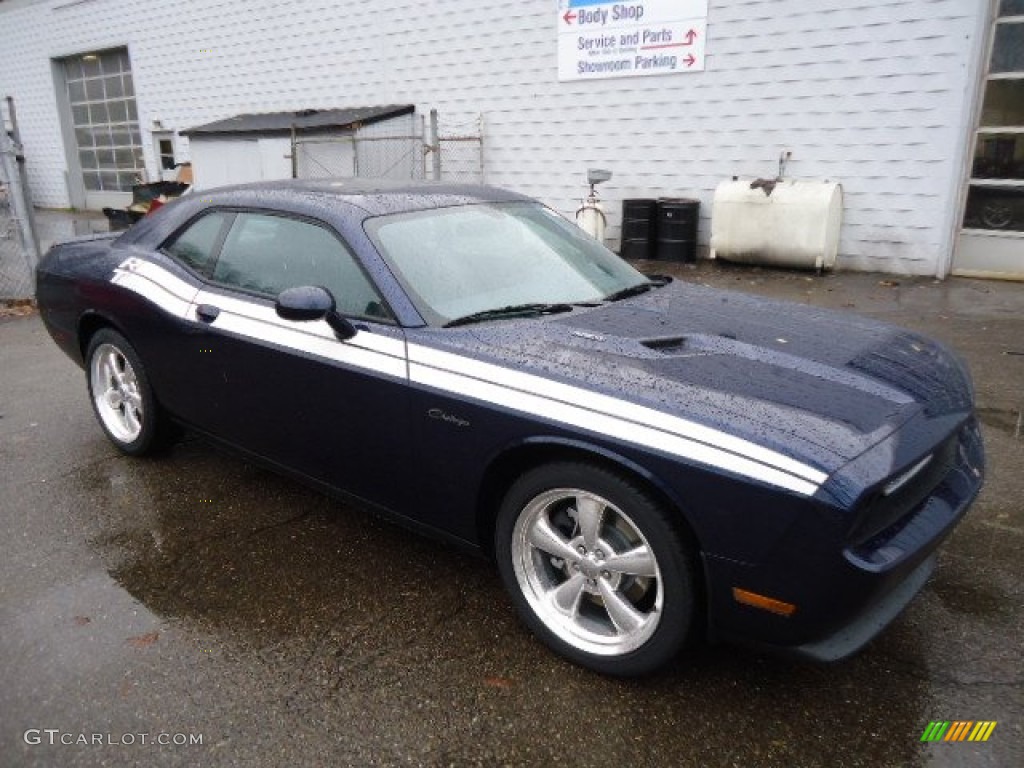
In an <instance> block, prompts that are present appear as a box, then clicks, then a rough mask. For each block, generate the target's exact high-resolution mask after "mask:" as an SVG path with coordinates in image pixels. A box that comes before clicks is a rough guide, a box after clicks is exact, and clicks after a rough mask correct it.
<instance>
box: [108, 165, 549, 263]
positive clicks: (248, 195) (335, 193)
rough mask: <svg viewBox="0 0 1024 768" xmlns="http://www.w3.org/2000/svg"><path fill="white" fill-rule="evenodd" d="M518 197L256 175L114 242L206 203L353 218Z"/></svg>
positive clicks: (492, 190) (158, 227)
mask: <svg viewBox="0 0 1024 768" xmlns="http://www.w3.org/2000/svg"><path fill="white" fill-rule="evenodd" d="M517 201H518V202H533V200H532V198H529V197H527V196H525V195H521V194H519V193H517V192H510V191H508V190H505V189H499V188H497V187H488V186H483V185H479V184H453V183H449V182H436V181H397V180H390V179H342V178H328V179H282V180H277V181H261V182H255V183H251V184H238V185H236V186H231V187H219V188H216V189H210V190H203V191H195V192H192V193H190V194H187V195H184V196H182V197H180V198H178V199H177V200H175V201H173V202H172V203H169V204H168V205H166V206H164V207H163V208H161V209H160V210H158V211H156V213H155V214H154V215H152V216H146V217H145V218H144V219H142V220H141V221H139V222H138V223H137V224H135V226H133V227H132V228H131V229H129V230H128V231H127V232H125V233H124V234H123V235H122V236H121V237H120V238H119V239H118V242H119V243H122V244H133V243H140V244H141V243H148V244H150V245H151V246H152V245H153V244H155V243H157V242H160V241H162V240H163V239H165V238H166V237H167V236H168V235H170V234H171V232H173V231H174V230H175V229H176V228H177V227H178V226H179V225H180V224H182V223H184V222H185V221H187V220H188V219H190V218H192V217H193V216H195V215H196V214H197V213H199V212H200V211H202V210H203V209H206V208H218V207H225V208H231V207H239V208H249V207H252V208H259V209H268V210H280V211H287V212H292V213H299V214H305V215H309V216H315V217H325V216H329V215H330V214H332V213H333V214H337V213H340V212H342V211H347V212H348V215H349V216H351V215H352V214H355V218H356V219H367V218H370V217H373V216H382V215H385V214H389V213H406V212H409V211H422V210H430V209H433V208H447V207H452V206H459V205H473V204H479V203H498V202H517Z"/></svg>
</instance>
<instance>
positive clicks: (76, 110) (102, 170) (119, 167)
mask: <svg viewBox="0 0 1024 768" xmlns="http://www.w3.org/2000/svg"><path fill="white" fill-rule="evenodd" d="M64 77H65V82H66V83H67V97H68V102H69V105H70V114H71V123H72V127H73V129H74V134H75V143H76V145H77V159H78V163H77V164H78V168H77V169H73V170H72V172H77V173H79V174H81V177H82V184H83V186H84V187H85V207H86V208H94V209H95V208H102V207H103V206H106V205H111V206H118V207H119V206H124V205H127V204H128V203H130V202H131V191H132V185H133V184H136V183H138V179H139V178H140V174H142V173H143V170H144V168H145V163H144V162H143V157H142V137H141V135H140V133H139V115H138V111H137V110H136V106H135V86H134V83H133V82H132V70H131V63H130V61H129V59H128V51H127V50H125V49H123V48H120V49H115V50H110V51H98V52H96V53H87V54H83V55H81V56H75V57H72V58H70V59H65V60H64Z"/></svg>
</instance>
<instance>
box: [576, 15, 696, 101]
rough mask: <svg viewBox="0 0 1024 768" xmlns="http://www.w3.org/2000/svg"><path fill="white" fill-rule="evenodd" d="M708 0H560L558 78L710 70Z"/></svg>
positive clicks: (592, 77) (593, 78) (591, 77)
mask: <svg viewBox="0 0 1024 768" xmlns="http://www.w3.org/2000/svg"><path fill="white" fill-rule="evenodd" d="M707 27H708V2H707V0H634V1H633V2H630V1H629V0H624V1H622V2H607V0H559V2H558V79H559V80H562V81H566V80H600V79H603V78H608V77H642V76H644V75H673V74H678V73H681V72H702V71H703V70H704V37H705V34H706V32H707Z"/></svg>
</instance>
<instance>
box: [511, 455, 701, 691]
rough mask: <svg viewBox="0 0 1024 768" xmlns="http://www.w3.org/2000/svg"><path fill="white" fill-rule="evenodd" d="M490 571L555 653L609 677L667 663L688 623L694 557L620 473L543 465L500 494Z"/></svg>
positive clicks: (683, 638) (652, 505)
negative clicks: (495, 570) (494, 555)
mask: <svg viewBox="0 0 1024 768" xmlns="http://www.w3.org/2000/svg"><path fill="white" fill-rule="evenodd" d="M495 551H496V553H497V555H498V567H499V570H500V571H501V575H502V578H503V580H504V582H505V586H506V588H507V589H508V590H509V592H510V593H511V594H512V597H513V599H514V601H515V602H516V605H517V607H518V609H519V612H520V614H521V615H522V617H523V619H524V620H525V621H526V623H527V624H528V625H529V626H530V628H531V629H532V630H533V631H534V633H535V634H537V636H538V637H540V638H541V639H542V640H543V641H544V642H545V643H547V644H548V645H549V646H550V647H551V648H553V649H554V650H555V651H557V652H558V653H560V654H562V655H563V656H566V657H567V658H569V659H571V660H573V661H575V662H577V663H579V664H581V665H583V666H586V667H589V668H591V669H594V670H597V671H599V672H603V673H606V674H613V675H624V676H625V675H640V674H644V673H647V672H650V671H652V670H654V669H656V668H657V667H659V666H661V665H663V664H665V663H666V662H667V661H669V660H670V659H671V658H672V657H673V656H675V654H676V653H678V651H679V649H680V648H681V647H682V645H683V643H684V642H685V641H686V639H687V637H688V635H689V632H690V629H691V627H692V626H693V618H694V611H695V606H696V604H697V601H696V599H695V595H694V589H695V584H696V579H695V578H694V571H693V562H694V561H693V556H692V551H691V548H690V547H688V546H687V544H686V543H685V542H684V540H683V538H682V537H681V536H680V535H679V534H678V532H677V531H676V529H675V527H674V526H673V525H671V524H670V523H669V520H668V517H667V515H666V512H665V510H664V509H662V507H661V505H659V504H658V503H657V502H656V501H655V500H654V499H653V498H651V496H650V495H649V494H647V493H646V492H645V491H644V490H643V489H641V488H640V487H639V486H637V485H636V484H634V483H633V482H632V481H630V480H629V479H627V478H625V477H623V476H620V475H618V474H616V473H613V472H609V471H607V470H605V469H603V468H601V467H598V466H593V465H590V464H582V463H575V462H573V463H568V462H566V463H557V464H549V465H545V466H542V467H539V468H537V469H534V470H532V471H531V472H528V473H527V474H526V475H524V476H523V477H522V478H520V479H519V480H518V481H517V482H516V483H515V484H513V486H512V488H511V489H510V490H509V492H508V494H507V495H506V497H505V500H504V502H503V503H502V506H501V510H500V512H499V517H498V524H497V526H496V532H495Z"/></svg>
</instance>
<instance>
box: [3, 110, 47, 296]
mask: <svg viewBox="0 0 1024 768" xmlns="http://www.w3.org/2000/svg"><path fill="white" fill-rule="evenodd" d="M24 162H25V158H24V156H23V155H22V154H21V143H20V141H19V140H18V126H17V120H16V118H15V116H14V103H13V101H12V100H11V99H10V98H8V99H6V100H5V101H4V102H2V103H0V301H5V300H11V299H30V298H32V297H33V296H35V266H36V263H37V262H38V260H39V251H38V246H37V242H38V241H37V239H36V236H35V226H34V222H33V221H32V204H31V201H30V200H29V196H28V184H27V183H26V179H25V168H24Z"/></svg>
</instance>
